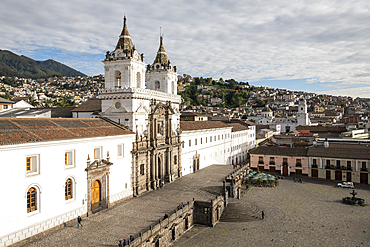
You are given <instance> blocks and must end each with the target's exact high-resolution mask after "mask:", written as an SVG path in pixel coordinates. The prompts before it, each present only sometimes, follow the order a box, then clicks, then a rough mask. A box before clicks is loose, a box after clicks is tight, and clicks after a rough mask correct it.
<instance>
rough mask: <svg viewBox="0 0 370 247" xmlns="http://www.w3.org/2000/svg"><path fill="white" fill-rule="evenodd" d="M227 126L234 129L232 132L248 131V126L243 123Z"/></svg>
mask: <svg viewBox="0 0 370 247" xmlns="http://www.w3.org/2000/svg"><path fill="white" fill-rule="evenodd" d="M227 125H229V126H231V127H233V130H232V132H236V131H243V130H248V129H249V128H248V126H247V125H244V124H242V123H228V124H227Z"/></svg>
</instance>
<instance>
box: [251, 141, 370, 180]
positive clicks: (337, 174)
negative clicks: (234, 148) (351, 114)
mask: <svg viewBox="0 0 370 247" xmlns="http://www.w3.org/2000/svg"><path fill="white" fill-rule="evenodd" d="M250 157H251V158H250V160H251V163H250V166H251V168H252V169H254V170H259V171H267V172H273V173H278V174H281V175H284V176H290V175H303V176H309V177H313V178H321V179H328V180H337V181H347V182H355V183H362V184H368V183H369V180H370V169H369V165H370V148H369V145H367V144H357V143H329V142H325V144H324V145H319V144H318V143H315V144H314V145H313V146H310V147H306V148H296V147H295V148H291V147H281V146H280V147H278V146H260V147H258V148H255V149H253V150H251V151H250Z"/></svg>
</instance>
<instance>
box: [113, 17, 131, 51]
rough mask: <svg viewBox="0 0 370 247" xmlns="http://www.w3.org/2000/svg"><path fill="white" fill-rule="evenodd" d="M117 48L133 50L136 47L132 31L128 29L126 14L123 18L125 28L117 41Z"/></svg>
mask: <svg viewBox="0 0 370 247" xmlns="http://www.w3.org/2000/svg"><path fill="white" fill-rule="evenodd" d="M117 49H121V50H122V51H124V52H131V51H132V50H133V49H135V47H134V44H133V43H132V40H131V36H130V33H129V32H128V29H127V24H126V16H125V17H124V18H123V29H122V32H121V35H120V36H119V40H118V42H117V46H116V50H117Z"/></svg>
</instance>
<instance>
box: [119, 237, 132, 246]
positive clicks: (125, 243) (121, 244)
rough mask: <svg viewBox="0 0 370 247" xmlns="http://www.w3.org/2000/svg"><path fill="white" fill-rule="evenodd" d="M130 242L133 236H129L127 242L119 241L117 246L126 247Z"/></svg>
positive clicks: (124, 240)
mask: <svg viewBox="0 0 370 247" xmlns="http://www.w3.org/2000/svg"><path fill="white" fill-rule="evenodd" d="M132 241H134V236H132V235H130V238H129V242H128V241H127V240H126V239H125V238H124V239H123V240H119V243H118V246H119V247H123V246H126V245H128V244H129V243H131V242H132Z"/></svg>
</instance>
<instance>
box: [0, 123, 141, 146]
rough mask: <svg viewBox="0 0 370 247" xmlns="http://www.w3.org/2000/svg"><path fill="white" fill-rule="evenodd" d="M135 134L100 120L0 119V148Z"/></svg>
mask: <svg viewBox="0 0 370 247" xmlns="http://www.w3.org/2000/svg"><path fill="white" fill-rule="evenodd" d="M126 134H134V132H132V131H130V130H127V129H125V128H124V127H122V126H120V125H118V124H114V123H109V122H107V121H105V120H103V119H99V118H94V119H92V118H89V119H82V118H78V119H77V118H72V119H53V118H43V119H40V118H22V119H19V118H0V145H11V144H20V143H30V142H42V141H57V140H69V139H80V138H89V137H102V136H115V135H126Z"/></svg>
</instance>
